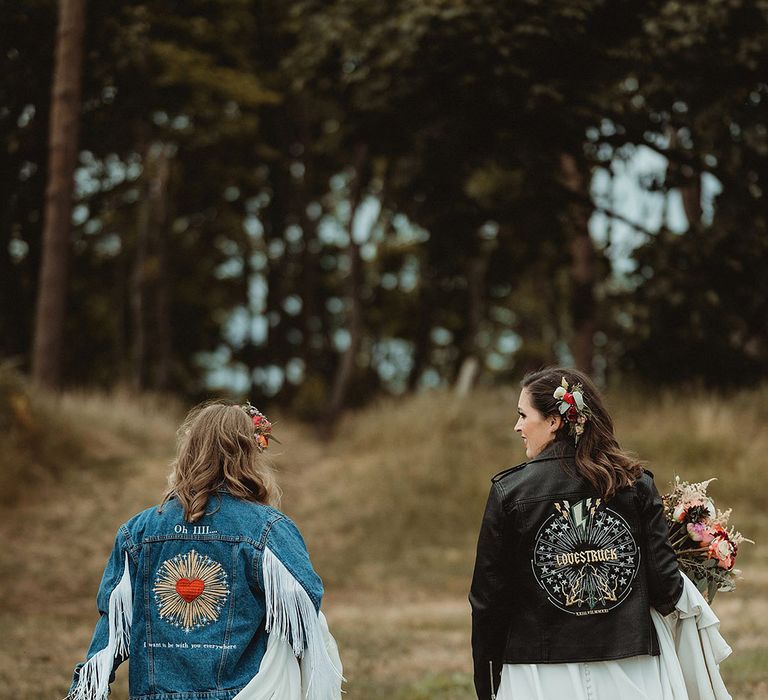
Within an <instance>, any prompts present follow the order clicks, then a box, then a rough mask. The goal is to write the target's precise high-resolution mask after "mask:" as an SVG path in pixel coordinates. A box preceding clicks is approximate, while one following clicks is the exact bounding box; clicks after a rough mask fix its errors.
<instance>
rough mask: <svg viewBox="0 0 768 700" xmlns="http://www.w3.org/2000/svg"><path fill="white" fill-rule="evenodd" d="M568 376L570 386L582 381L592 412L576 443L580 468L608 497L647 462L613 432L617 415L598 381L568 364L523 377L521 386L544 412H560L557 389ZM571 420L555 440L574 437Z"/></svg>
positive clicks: (635, 476)
mask: <svg viewBox="0 0 768 700" xmlns="http://www.w3.org/2000/svg"><path fill="white" fill-rule="evenodd" d="M563 377H565V379H566V381H567V382H568V386H570V387H572V386H573V385H574V384H581V386H582V388H583V395H584V403H585V404H586V405H587V406H588V407H589V408H590V409H591V411H592V415H591V417H590V419H589V420H588V421H587V422H586V423H585V424H584V433H583V434H582V435H581V437H580V438H579V442H578V444H577V445H576V471H577V472H578V474H579V475H580V476H583V477H584V478H585V479H586V480H587V481H589V482H590V483H591V484H592V486H594V488H595V491H597V492H598V493H599V494H600V495H601V496H602V497H603V498H604V499H605V500H608V499H609V498H611V497H612V496H613V495H614V494H615V493H616V491H618V490H619V489H621V488H624V487H625V486H631V485H632V484H634V483H635V481H637V480H638V479H639V478H640V476H641V475H642V473H643V463H642V462H641V461H640V460H638V459H637V458H636V457H635V456H633V455H632V454H630V453H628V452H626V451H625V450H623V449H622V448H621V447H620V446H619V443H618V441H617V440H616V437H615V435H614V433H613V419H612V418H611V416H610V415H609V413H608V410H607V408H606V407H605V402H604V401H603V397H602V396H601V395H600V392H599V390H598V389H597V387H596V386H595V384H594V382H593V381H592V380H591V379H590V378H589V377H588V376H587V375H586V374H584V373H583V372H579V371H578V370H576V369H570V368H567V367H547V368H545V369H542V370H540V371H538V372H532V373H530V374H527V375H525V377H523V381H522V382H521V386H522V387H523V389H526V390H527V391H528V393H529V395H530V399H531V404H532V405H533V406H534V407H535V408H536V409H537V410H538V411H539V412H540V413H541V414H542V415H543V416H545V417H546V416H560V411H559V410H558V401H557V399H556V398H555V397H554V396H553V394H554V392H555V389H557V387H559V386H560V382H561V381H562V379H563ZM568 426H569V424H568V422H567V421H566V420H565V418H563V424H562V425H561V427H560V428H559V429H558V431H557V433H555V441H557V442H559V441H562V442H565V441H570V442H571V444H573V440H574V438H573V436H572V435H570V433H569V427H568Z"/></svg>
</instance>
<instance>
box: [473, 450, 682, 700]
mask: <svg viewBox="0 0 768 700" xmlns="http://www.w3.org/2000/svg"><path fill="white" fill-rule="evenodd" d="M574 452H575V450H574V447H573V445H571V444H570V443H569V442H568V443H565V442H556V443H552V444H550V445H549V446H547V447H546V448H545V449H544V450H543V451H542V452H541V453H540V454H539V455H538V456H536V457H535V458H534V459H531V460H529V461H528V462H526V463H524V464H521V465H519V466H517V467H513V468H511V469H507V470H506V471H503V472H501V473H499V474H497V475H496V476H495V477H493V482H492V485H491V492H490V495H489V497H488V504H487V506H486V510H485V515H484V517H483V524H482V528H481V530H480V537H479V540H478V543H477V558H476V561H475V572H474V576H473V579H472V588H471V591H470V594H469V602H470V604H471V606H472V655H473V657H474V664H475V688H476V690H477V695H478V698H480V700H489V698H491V697H492V693H494V692H495V690H496V689H498V684H499V680H500V677H501V667H502V664H504V663H556V662H567V661H597V660H607V659H619V658H624V657H627V656H636V655H641V654H652V655H657V654H658V653H659V644H658V639H657V638H656V633H655V631H654V629H653V624H652V621H651V615H650V606H654V607H655V608H656V609H657V610H659V611H660V612H662V613H663V614H666V613H668V612H671V611H672V610H673V609H674V606H675V603H676V602H677V600H678V598H679V597H680V595H681V593H682V591H683V579H682V577H681V575H680V573H679V570H678V566H677V559H676V557H675V553H674V551H673V550H672V547H671V545H670V544H669V541H668V539H667V532H668V531H667V524H666V522H665V520H664V512H663V506H662V502H661V497H660V496H659V493H658V491H657V490H656V486H655V484H654V482H653V474H651V473H650V472H647V471H646V472H644V473H643V475H642V477H641V478H640V479H639V480H638V481H637V482H636V483H635V484H634V485H633V486H631V487H629V488H625V489H622V490H621V491H619V492H618V493H617V494H616V495H615V496H614V497H613V498H611V499H610V501H608V502H607V503H606V502H604V501H603V500H602V499H600V498H598V497H597V495H596V493H595V491H594V489H593V488H592V487H591V485H590V484H589V482H588V481H586V480H585V479H582V478H581V477H579V476H576V471H575V461H574ZM569 472H570V473H569Z"/></svg>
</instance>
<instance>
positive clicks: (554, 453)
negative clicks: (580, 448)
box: [526, 440, 576, 464]
mask: <svg viewBox="0 0 768 700" xmlns="http://www.w3.org/2000/svg"><path fill="white" fill-rule="evenodd" d="M575 455H576V447H575V446H574V445H573V444H572V443H571V441H570V440H553V441H552V442H550V443H549V444H548V445H547V446H546V447H545V448H544V449H543V450H542V451H541V452H539V454H537V455H536V456H535V457H532V458H531V459H529V460H528V462H526V464H532V463H533V462H544V461H546V460H548V459H567V458H569V457H571V458H572V457H574V456H575Z"/></svg>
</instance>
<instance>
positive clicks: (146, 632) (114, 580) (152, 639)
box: [69, 491, 324, 700]
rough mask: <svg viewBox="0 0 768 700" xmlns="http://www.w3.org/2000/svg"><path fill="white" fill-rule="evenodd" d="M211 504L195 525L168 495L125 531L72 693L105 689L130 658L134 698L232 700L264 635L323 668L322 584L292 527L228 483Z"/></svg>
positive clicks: (85, 695)
mask: <svg viewBox="0 0 768 700" xmlns="http://www.w3.org/2000/svg"><path fill="white" fill-rule="evenodd" d="M207 510H208V512H207V513H206V515H205V516H203V517H202V518H201V519H200V520H199V521H198V522H196V523H188V522H185V520H184V513H183V509H182V508H181V506H180V504H179V503H178V502H177V501H176V500H175V499H171V500H170V501H169V502H168V503H166V504H165V506H163V508H162V510H160V509H158V508H157V507H154V508H150V509H148V510H145V511H143V512H142V513H139V514H138V515H136V516H135V517H133V518H131V520H129V521H128V522H127V523H125V524H124V525H122V526H121V527H120V528H119V530H118V533H117V537H116V539H115V546H114V549H113V551H112V555H111V557H110V559H109V561H108V563H107V567H106V570H105V571H104V577H103V579H102V581H101V585H100V587H99V591H98V595H97V604H98V608H99V611H100V613H101V617H100V619H99V621H98V624H97V625H96V630H95V632H94V635H93V640H92V642H91V645H90V648H89V650H88V657H87V658H88V661H87V662H86V663H85V664H79V665H78V666H77V667H76V669H75V674H74V679H73V683H72V688H71V689H70V696H69V697H71V698H73V699H75V700H81V699H82V700H102V698H105V697H106V695H107V694H108V692H109V690H108V685H109V683H110V682H111V681H112V680H113V678H114V670H115V669H116V668H117V666H118V665H119V664H120V663H121V662H122V661H123V660H125V659H126V658H127V657H128V656H130V660H131V662H130V665H129V666H130V668H129V686H130V698H131V700H231V698H233V697H234V696H235V695H236V694H237V693H238V691H239V690H241V689H242V688H243V687H244V686H245V685H246V684H247V683H248V681H249V680H251V678H253V677H254V676H255V675H256V673H257V672H258V670H259V666H260V664H261V660H262V657H263V656H264V653H265V650H266V646H267V636H268V632H269V633H272V632H275V633H277V634H279V635H280V636H281V637H283V638H285V639H287V640H288V641H289V642H291V643H292V645H293V647H294V652H295V653H296V654H297V656H303V655H304V653H305V652H306V651H310V652H312V653H314V654H315V661H313V668H314V667H315V666H318V667H320V666H322V664H323V663H324V657H323V658H320V656H318V654H320V655H322V652H321V651H318V650H317V649H316V648H314V647H316V646H317V644H316V641H317V639H318V638H317V635H316V633H315V632H316V631H315V626H316V624H317V612H318V610H319V608H320V601H321V599H322V596H323V586H322V582H321V581H320V578H319V577H318V575H317V574H316V573H315V571H314V570H313V568H312V564H311V563H310V560H309V555H308V554H307V549H306V546H305V544H304V540H303V539H302V537H301V534H300V533H299V531H298V529H297V528H296V526H295V525H294V524H293V522H291V520H290V519H289V518H287V517H286V516H285V515H283V514H282V513H280V512H279V511H277V510H275V509H274V508H271V507H268V506H264V505H260V504H257V503H252V502H248V501H244V500H242V499H239V498H235V497H233V496H231V495H229V494H228V493H226V492H224V491H222V492H219V493H218V494H217V495H216V496H214V497H213V498H211V499H210V501H209V503H208V509H207ZM312 618H314V619H312ZM313 634H314V636H313ZM317 659H320V661H317ZM314 685H315V686H316V687H317V688H318V693H321V691H322V688H321V687H320V686H321V684H318V683H315V684H314ZM318 697H320V694H318Z"/></svg>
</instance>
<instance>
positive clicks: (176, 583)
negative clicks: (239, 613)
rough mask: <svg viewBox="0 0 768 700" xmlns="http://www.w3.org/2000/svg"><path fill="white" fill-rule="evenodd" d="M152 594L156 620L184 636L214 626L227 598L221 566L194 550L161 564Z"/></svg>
mask: <svg viewBox="0 0 768 700" xmlns="http://www.w3.org/2000/svg"><path fill="white" fill-rule="evenodd" d="M152 590H153V592H154V594H155V602H156V603H157V605H158V611H159V615H160V617H161V618H162V619H164V620H166V621H167V622H169V623H170V624H172V625H173V626H174V627H181V629H183V630H184V631H185V632H189V631H190V630H192V629H198V628H200V627H204V626H205V625H208V624H210V623H211V622H216V620H218V619H219V614H220V613H221V608H222V606H223V605H224V601H225V600H226V599H227V596H228V595H229V585H228V583H227V573H226V572H225V571H224V569H223V568H222V566H221V564H219V563H218V562H217V561H214V560H213V559H211V558H210V557H207V556H205V555H201V554H199V553H198V552H196V551H195V550H194V549H193V550H190V551H189V552H187V553H186V554H177V555H176V556H175V557H173V559H167V560H166V561H164V562H163V565H162V566H161V567H160V569H159V571H158V572H157V577H156V579H155V586H154V588H153V589H152Z"/></svg>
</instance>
